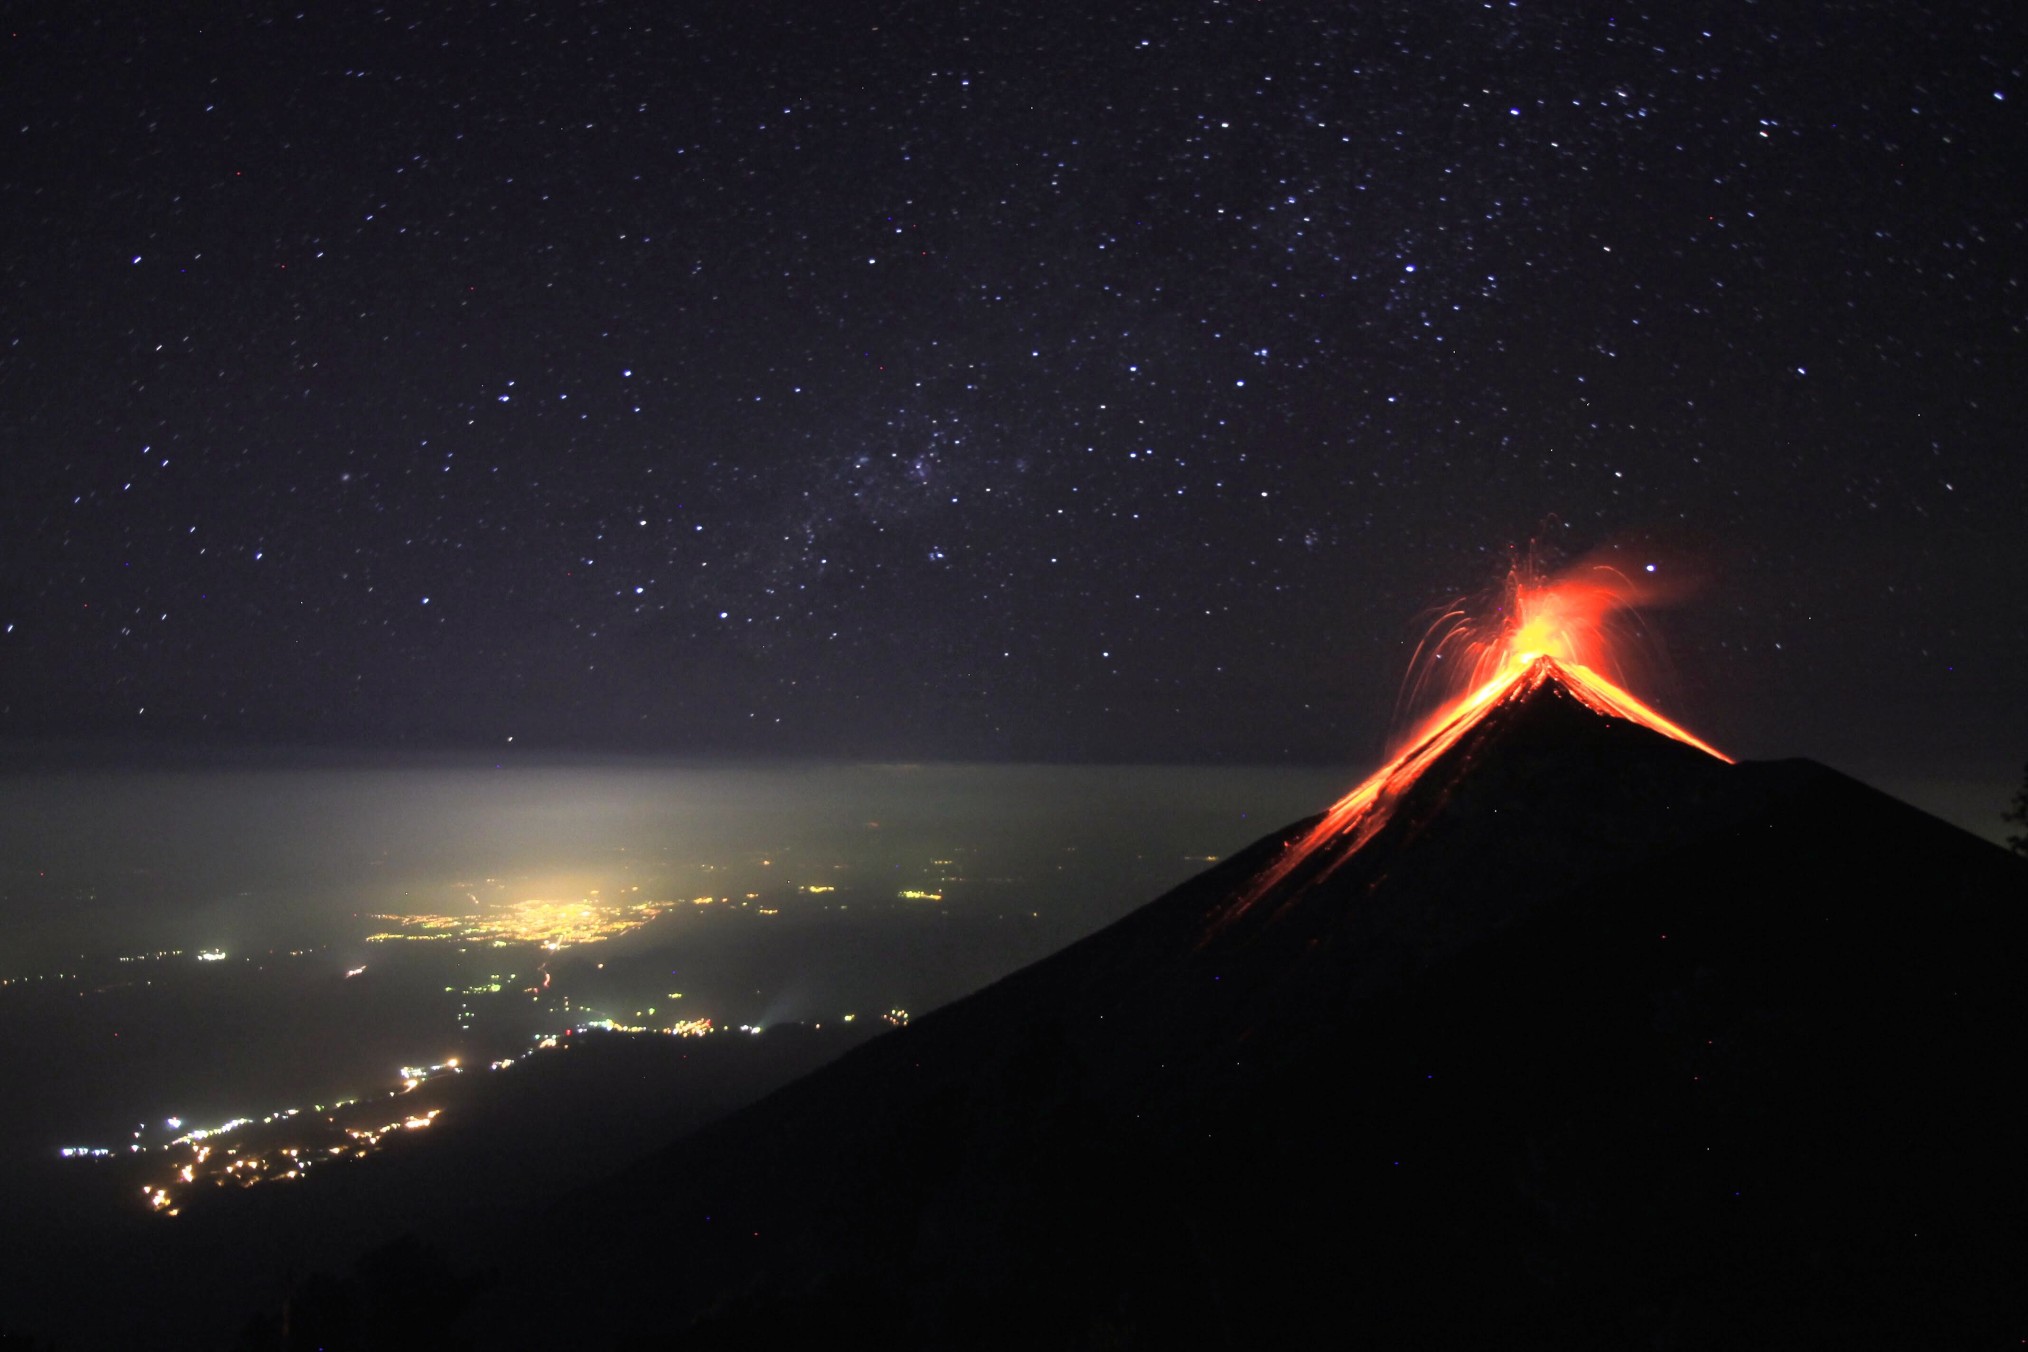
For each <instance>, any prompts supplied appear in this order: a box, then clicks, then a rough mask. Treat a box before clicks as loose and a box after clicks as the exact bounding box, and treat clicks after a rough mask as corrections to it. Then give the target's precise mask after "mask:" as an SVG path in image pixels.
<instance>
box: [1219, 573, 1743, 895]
mask: <svg viewBox="0 0 2028 1352" xmlns="http://www.w3.org/2000/svg"><path fill="white" fill-rule="evenodd" d="M1644 594H1646V589H1644V588H1643V587H1642V586H1640V585H1638V584H1637V583H1635V582H1634V581H1633V579H1631V578H1629V577H1628V576H1627V575H1626V574H1624V573H1622V572H1620V571H1619V570H1618V569H1616V568H1611V567H1606V566H1602V565H1594V566H1588V567H1580V568H1577V569H1573V570H1571V571H1570V572H1569V573H1566V574H1563V575H1562V576H1560V577H1557V578H1554V579H1550V580H1540V579H1537V578H1536V577H1534V576H1533V575H1532V571H1531V570H1527V569H1524V568H1522V567H1519V566H1517V567H1516V568H1515V569H1514V570H1513V571H1512V572H1510V573H1509V575H1508V578H1507V582H1506V587H1505V590H1504V593H1503V596H1502V600H1501V603H1500V605H1499V606H1498V607H1496V609H1495V612H1494V615H1493V617H1492V619H1491V620H1490V621H1480V620H1477V619H1475V618H1474V617H1473V616H1471V615H1470V613H1469V612H1467V611H1465V610H1462V609H1452V610H1450V611H1447V612H1445V613H1444V614H1443V615H1442V616H1439V617H1438V619H1437V621H1436V623H1434V624H1432V625H1431V626H1430V629H1429V632H1428V633H1426V634H1425V635H1424V637H1423V641H1422V642H1421V643H1420V644H1418V645H1417V647H1416V654H1415V658H1414V659H1413V661H1412V663H1411V669H1410V675H1409V678H1408V680H1407V681H1405V682H1404V698H1407V699H1416V698H1419V697H1424V698H1426V697H1427V696H1428V694H1429V692H1430V691H1431V689H1432V687H1435V686H1437V685H1438V684H1439V683H1440V682H1441V681H1442V680H1443V678H1444V677H1446V676H1448V677H1449V680H1450V683H1451V685H1452V689H1451V691H1450V692H1449V694H1448V697H1447V698H1446V699H1445V700H1444V702H1443V703H1442V704H1441V706H1440V707H1439V708H1438V709H1437V711H1436V712H1435V713H1433V714H1430V715H1429V716H1428V717H1426V718H1424V719H1422V720H1421V721H1420V722H1418V723H1417V724H1415V725H1414V728H1413V731H1412V732H1410V734H1409V735H1408V736H1407V737H1406V738H1405V739H1404V740H1403V741H1402V742H1401V743H1399V744H1398V750H1397V752H1396V754H1395V756H1394V758H1393V759H1392V760H1390V761H1388V762H1387V763H1386V764H1385V765H1383V766H1381V767H1380V768H1379V769H1378V770H1375V771H1374V772H1373V773H1372V774H1371V775H1369V776H1368V777H1367V778H1366V779H1365V781H1364V782H1362V783H1361V784H1360V785H1359V786H1358V787H1357V788H1355V789H1353V790H1352V792H1350V793H1348V794H1346V795H1345V796H1344V797H1343V798H1341V799H1339V800H1338V801H1337V802H1336V803H1334V804H1332V806H1331V808H1330V810H1329V811H1328V812H1326V813H1325V814H1324V816H1323V819H1322V820H1320V821H1319V822H1318V823H1317V824H1316V825H1315V826H1313V827H1311V828H1310V829H1309V830H1308V831H1306V832H1304V833H1303V834H1302V835H1301V836H1299V837H1298V838H1296V839H1295V840H1293V841H1291V842H1290V843H1289V844H1288V845H1287V846H1285V847H1284V848H1283V850H1282V851H1281V853H1280V854H1278V855H1276V856H1275V858H1274V860H1273V862H1271V863H1270V864H1269V865H1268V866H1267V867H1266V868H1265V869H1263V870H1262V871H1261V873H1260V874H1259V875H1258V876H1257V877H1256V878H1255V879H1254V880H1253V882H1252V883H1251V884H1250V885H1249V886H1248V888H1247V890H1246V893H1245V894H1244V896H1243V897H1242V898H1241V899H1240V902H1239V907H1238V909H1242V910H1243V909H1245V908H1246V907H1247V906H1250V905H1251V904H1253V902H1255V901H1257V900H1259V899H1260V898H1261V897H1262V896H1264V895H1265V894H1267V893H1268V892H1269V891H1271V890H1273V889H1274V887H1275V886H1276V885H1277V884H1278V883H1280V882H1281V881H1282V880H1283V879H1285V878H1287V877H1288V876H1289V874H1290V873H1292V872H1294V871H1295V870H1296V869H1297V868H1298V867H1299V866H1300V865H1301V864H1302V863H1303V862H1304V861H1305V860H1307V859H1309V858H1310V857H1312V856H1313V855H1315V854H1316V853H1317V852H1318V851H1319V850H1320V849H1322V848H1323V847H1324V846H1326V845H1331V846H1332V847H1333V856H1334V862H1333V863H1332V864H1331V865H1329V866H1328V867H1327V868H1326V869H1325V873H1326V874H1328V873H1329V871H1330V869H1332V868H1335V867H1336V866H1337V862H1342V860H1344V859H1345V858H1346V857H1348V856H1350V855H1351V854H1352V852H1353V851H1355V850H1357V849H1358V848H1359V847H1360V846H1361V845H1364V844H1365V843H1366V842H1367V841H1368V840H1370V839H1372V837H1373V836H1374V834H1375V833H1376V832H1378V831H1379V830H1380V828H1381V827H1382V826H1384V825H1386V823H1387V820H1388V818H1389V816H1390V815H1391V813H1392V811H1393V808H1394V805H1395V804H1396V803H1397V802H1398V801H1399V800H1400V798H1401V795H1402V794H1403V793H1404V792H1406V791H1407V789H1408V787H1409V786H1410V785H1411V784H1413V783H1415V781H1416V780H1417V779H1418V778H1419V777H1420V776H1421V775H1422V772H1423V771H1424V770H1425V769H1427V768H1428V767H1429V765H1430V764H1431V763H1432V762H1434V761H1435V760H1436V759H1437V758H1438V757H1439V756H1441V755H1443V754H1444V752H1446V751H1448V750H1449V749H1450V748H1451V747H1452V746H1454V745H1456V744H1457V742H1458V739H1459V738H1461V737H1463V736H1464V735H1465V733H1466V732H1468V731H1469V730H1470V729H1471V728H1472V727H1473V726H1474V725H1476V724H1477V723H1478V722H1479V720H1481V719H1482V718H1484V717H1485V716H1486V715H1487V713H1489V712H1490V711H1491V710H1493V709H1495V708H1497V707H1499V706H1500V705H1502V704H1504V703H1506V702H1508V701H1510V700H1516V699H1520V698H1523V697H1524V696H1526V695H1527V694H1528V693H1530V692H1531V691H1533V690H1535V689H1537V688H1538V687H1540V686H1541V685H1542V684H1543V683H1544V682H1545V681H1551V680H1554V681H1557V682H1558V683H1559V684H1561V685H1562V687H1563V688H1564V689H1565V690H1567V691H1568V692H1569V693H1570V694H1571V695H1572V696H1573V697H1574V698H1576V699H1577V700H1579V701H1581V702H1582V703H1583V704H1585V705H1586V706H1587V707H1589V708H1591V709H1592V710H1594V711H1596V712H1598V713H1600V714H1604V715H1606V716H1608V717H1611V718H1621V719H1625V720H1627V721H1628V722H1630V723H1638V724H1640V725H1641V726H1642V727H1645V728H1649V729H1651V730H1653V731H1655V732H1659V733H1661V734H1663V735H1664V736H1666V737H1672V738H1674V739H1675V740H1677V741H1679V742H1683V743H1686V744H1688V745H1690V746H1694V747H1696V748H1697V749H1698V750H1700V751H1703V752H1706V753H1708V754H1710V755H1712V756H1716V757H1717V758H1718V759H1720V760H1722V761H1726V762H1728V763H1729V762H1730V761H1731V759H1732V758H1731V757H1730V756H1727V755H1726V754H1725V753H1724V752H1722V751H1720V750H1718V749H1717V748H1716V747H1713V746H1712V745H1710V744H1709V743H1708V742H1705V741H1702V740H1700V739H1699V738H1697V737H1696V736H1694V735H1692V734H1691V733H1689V732H1687V731H1686V730H1684V729H1683V728H1682V727H1680V726H1678V725H1677V724H1675V723H1673V722H1671V721H1670V720H1669V719H1667V718H1664V717H1663V716H1662V715H1661V714H1659V713H1657V712H1656V711H1655V710H1653V709H1651V708H1649V707H1648V706H1647V705H1646V704H1644V703H1642V702H1641V701H1640V700H1639V699H1636V698H1635V697H1634V696H1633V695H1632V694H1630V693H1629V692H1628V691H1627V690H1626V689H1624V688H1623V687H1622V686H1621V685H1620V684H1619V683H1618V681H1616V680H1614V679H1612V678H1611V677H1608V676H1607V675H1606V674H1605V672H1608V671H1610V672H1612V673H1614V675H1615V676H1620V678H1621V679H1624V675H1623V668H1624V666H1625V661H1624V658H1625V655H1626V653H1627V650H1628V643H1629V639H1628V637H1627V635H1626V634H1625V632H1624V631H1622V630H1621V629H1620V628H1619V626H1618V617H1619V616H1620V615H1622V614H1624V613H1627V612H1630V611H1632V610H1633V608H1634V606H1635V605H1636V603H1637V602H1639V601H1640V600H1641V599H1642V598H1643V596H1644ZM1459 672H1462V673H1463V675H1462V676H1459V675H1457V674H1455V673H1459Z"/></svg>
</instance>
